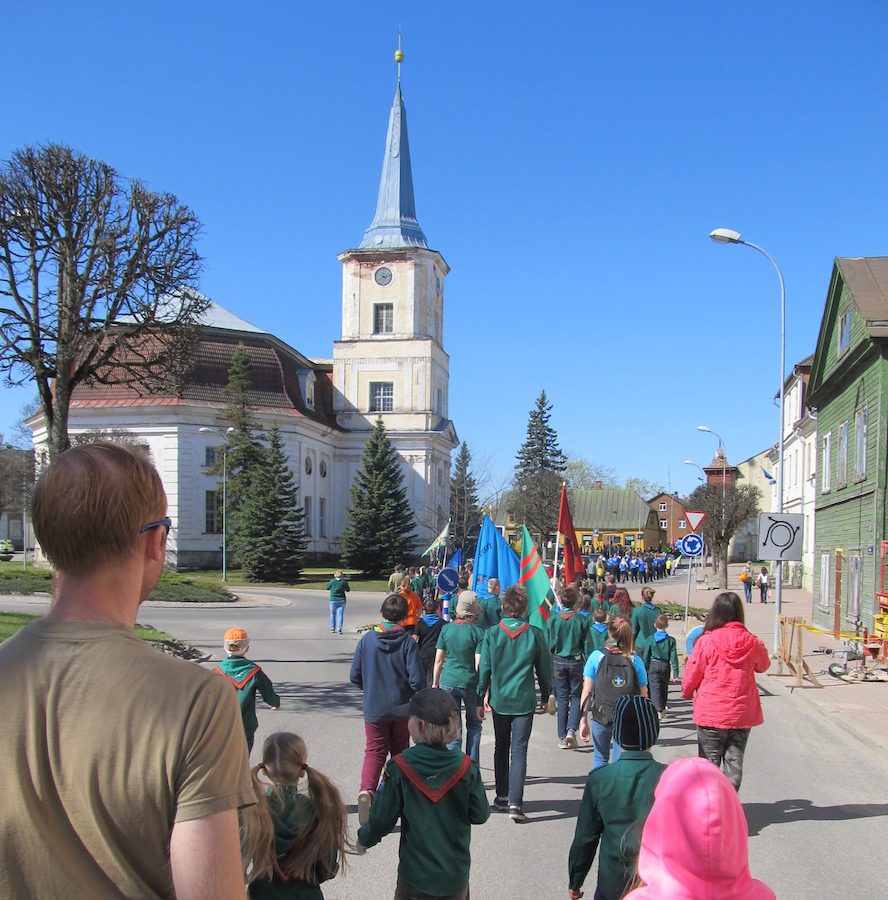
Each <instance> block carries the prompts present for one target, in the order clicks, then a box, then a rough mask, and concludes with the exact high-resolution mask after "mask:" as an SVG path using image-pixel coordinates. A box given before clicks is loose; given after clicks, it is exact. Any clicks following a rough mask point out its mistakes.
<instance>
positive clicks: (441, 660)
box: [432, 591, 484, 764]
mask: <svg viewBox="0 0 888 900" xmlns="http://www.w3.org/2000/svg"><path fill="white" fill-rule="evenodd" d="M480 615H481V605H480V603H479V602H478V600H477V599H475V592H474V591H463V592H462V593H461V594H460V595H459V600H457V603H456V620H455V621H453V622H448V623H447V624H446V625H445V626H444V628H443V629H441V633H440V634H439V635H438V643H437V645H436V649H435V673H434V676H433V679H432V687H440V688H441V689H442V690H445V691H447V692H448V693H449V694H450V695H451V696H452V697H453V699H454V700H455V701H456V712H457V716H459V712H460V707H461V706H462V705H463V704H465V708H466V753H467V754H468V755H469V757H470V759H471V760H472V762H473V763H476V764H477V763H478V752H479V749H480V747H481V720H480V719H479V718H478V706H479V705H480V704H479V703H478V695H477V693H476V690H475V689H476V688H477V687H478V672H477V670H476V668H475V656H476V654H477V653H478V652H479V649H480V646H481V641H482V640H483V639H484V629H483V628H482V627H481V626H480V625H479V624H478V618H479V616H480ZM460 743H461V740H460V735H459V734H457V737H456V738H455V743H453V744H451V746H456V747H459V745H460Z"/></svg>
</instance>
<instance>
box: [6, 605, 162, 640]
mask: <svg viewBox="0 0 888 900" xmlns="http://www.w3.org/2000/svg"><path fill="white" fill-rule="evenodd" d="M39 618H40V616H32V615H28V614H27V613H10V612H0V644H2V643H3V641H5V640H6V639H7V638H8V637H12V635H14V634H15V633H16V632H17V631H19V630H20V629H22V628H24V627H25V625H27V624H28V622H30V621H31V620H32V619H39ZM136 634H137V635H139V637H140V638H142V640H143V641H165V640H169V638H170V636H169V635H168V634H167V633H166V632H165V631H158V630H157V629H156V628H144V627H143V626H142V625H136Z"/></svg>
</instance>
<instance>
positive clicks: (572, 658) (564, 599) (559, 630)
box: [549, 585, 589, 750]
mask: <svg viewBox="0 0 888 900" xmlns="http://www.w3.org/2000/svg"><path fill="white" fill-rule="evenodd" d="M576 605H577V589H576V588H575V587H573V586H572V585H568V586H567V587H566V588H564V589H563V590H562V591H561V609H560V610H559V611H558V612H557V613H553V614H552V615H551V616H550V617H549V649H550V650H551V651H552V674H553V676H554V681H555V697H556V699H557V701H558V746H559V748H560V749H562V750H576V749H577V747H578V746H579V745H578V744H577V729H578V728H579V727H580V691H581V690H582V688H583V663H584V662H585V661H586V660H585V653H586V642H587V640H588V638H589V623H588V621H587V620H586V619H585V618H584V617H583V616H581V615H580V614H579V613H578V612H577V610H576Z"/></svg>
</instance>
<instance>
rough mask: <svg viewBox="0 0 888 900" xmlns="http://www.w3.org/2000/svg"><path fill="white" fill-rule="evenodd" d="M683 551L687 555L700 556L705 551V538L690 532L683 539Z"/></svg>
mask: <svg viewBox="0 0 888 900" xmlns="http://www.w3.org/2000/svg"><path fill="white" fill-rule="evenodd" d="M681 552H682V553H683V554H684V555H685V556H699V555H700V554H701V553H702V552H703V538H701V537H700V535H698V534H688V535H686V536H685V537H684V538H682V541H681Z"/></svg>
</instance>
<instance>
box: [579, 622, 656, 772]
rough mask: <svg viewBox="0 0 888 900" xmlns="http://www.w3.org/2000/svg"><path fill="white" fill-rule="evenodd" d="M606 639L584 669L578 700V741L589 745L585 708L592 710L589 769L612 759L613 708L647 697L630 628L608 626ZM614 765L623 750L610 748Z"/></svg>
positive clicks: (624, 624)
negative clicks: (635, 697) (620, 702)
mask: <svg viewBox="0 0 888 900" xmlns="http://www.w3.org/2000/svg"><path fill="white" fill-rule="evenodd" d="M607 627H608V639H607V642H606V643H605V645H604V649H603V650H595V651H593V652H592V654H590V656H589V659H588V660H586V666H585V668H584V669H583V694H582V697H581V698H580V712H581V719H580V739H581V740H582V742H583V743H584V744H588V743H589V722H588V720H587V717H586V713H587V710H588V707H589V706H590V702H591V707H592V746H593V747H594V753H593V755H592V768H593V769H594V768H597V767H598V766H603V765H605V764H606V763H607V762H608V761H609V759H610V755H611V738H612V736H613V730H614V705H615V704H616V702H617V700H618V699H619V698H620V697H626V696H632V695H634V694H639V695H641V696H642V697H647V681H648V679H647V672H646V671H645V668H644V663H643V662H642V661H641V657H640V656H638V655H637V654H635V653H634V652H633V648H634V645H635V642H634V639H633V636H632V626H631V625H630V624H629V623H628V622H625V621H623V620H622V619H616V620H612V621H610V622H609V623H608V626H607ZM613 751H614V762H616V761H617V760H618V759H619V758H620V753H621V752H622V748H621V747H620V745H619V744H614V745H613Z"/></svg>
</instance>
